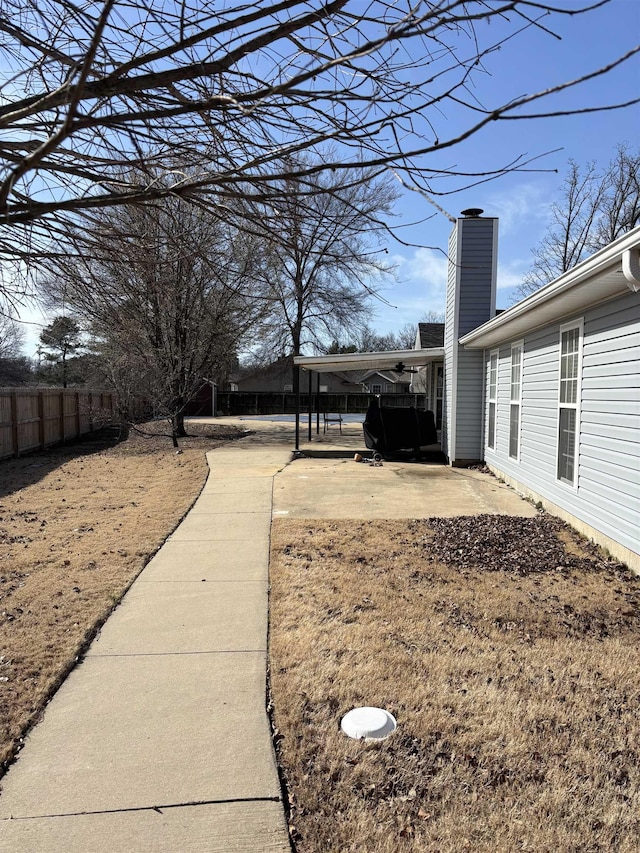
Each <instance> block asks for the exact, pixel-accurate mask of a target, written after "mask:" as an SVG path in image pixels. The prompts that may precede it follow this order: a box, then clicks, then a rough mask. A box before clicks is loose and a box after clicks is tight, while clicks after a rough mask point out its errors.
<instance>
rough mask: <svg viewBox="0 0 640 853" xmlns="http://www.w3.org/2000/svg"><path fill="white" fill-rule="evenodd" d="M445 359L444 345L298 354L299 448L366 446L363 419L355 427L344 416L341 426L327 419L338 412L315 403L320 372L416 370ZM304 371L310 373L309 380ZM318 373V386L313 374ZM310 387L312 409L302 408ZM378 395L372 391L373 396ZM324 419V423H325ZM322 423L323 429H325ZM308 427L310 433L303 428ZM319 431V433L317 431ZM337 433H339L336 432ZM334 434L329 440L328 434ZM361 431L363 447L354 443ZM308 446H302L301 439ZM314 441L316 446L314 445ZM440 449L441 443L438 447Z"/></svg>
mask: <svg viewBox="0 0 640 853" xmlns="http://www.w3.org/2000/svg"><path fill="white" fill-rule="evenodd" d="M443 359H444V348H443V347H433V348H431V349H411V350H390V351H387V352H364V353H345V354H339V355H322V356H296V357H295V358H294V371H296V373H297V380H298V381H297V382H296V387H297V394H296V413H295V452H296V453H305V454H306V455H314V451H317V450H318V449H320V448H316V445H327V444H329V443H332V444H334V445H335V444H336V442H339V444H340V445H344V449H345V450H346V449H349V450H351V449H355V450H360V449H362V450H364V452H365V453H368V452H370V451H367V449H366V448H365V447H364V439H363V434H362V422H361V421H360V423H359V424H358V425H357V428H356V430H355V431H354V429H353V426H354V425H353V422H351V421H349V420H347V419H346V418H343V419H342V423H340V424H339V427H340V428H339V429H338V428H337V426H336V423H335V422H334V423H331V422H328V423H325V422H324V418H323V415H326V414H336V413H326V412H321V411H319V405H316V406H314V405H313V402H314V400H315V401H316V402H317V401H318V400H319V392H320V374H321V373H330V372H348V371H363V372H366V371H371V370H392V371H394V372H395V373H399V374H403V373H407V374H414V373H417V372H418V370H419V369H420V368H426V367H428V366H430V365H431V364H433V363H434V362H442V361H443ZM304 373H306V374H307V381H306V382H305V377H304ZM314 373H315V375H316V380H315V387H314V379H313V374H314ZM305 390H307V391H308V399H309V409H308V411H306V412H302V409H301V405H300V396H301V393H302V392H303V391H305ZM373 397H374V395H373V394H372V398H373ZM430 397H431V395H430V394H428V393H425V409H426V408H427V406H428V405H429V403H430V402H431V400H430ZM321 421H322V423H321ZM314 424H315V431H314ZM321 427H322V431H321ZM305 428H306V436H304V435H303V434H302V433H303V430H304V429H305ZM314 432H315V434H314ZM336 433H337V434H338V435H336ZM328 434H330V436H331V438H330V440H329V441H327V435H328ZM356 435H358V436H359V440H360V448H358V447H357V444H354V443H353V438H354V437H355V436H356ZM338 436H339V437H338ZM305 437H306V442H305V446H304V447H302V446H301V440H302V441H304V438H305ZM312 444H313V446H312ZM437 449H439V447H438V448H437Z"/></svg>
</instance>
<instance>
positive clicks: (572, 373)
mask: <svg viewBox="0 0 640 853" xmlns="http://www.w3.org/2000/svg"><path fill="white" fill-rule="evenodd" d="M581 357H582V320H580V321H579V322H578V323H574V324H573V325H571V326H569V325H567V326H562V327H561V328H560V393H559V395H558V474H557V476H558V480H560V482H562V483H567V484H568V485H570V486H575V483H576V468H577V451H578V441H577V438H578V412H579V408H578V407H579V405H580V361H581Z"/></svg>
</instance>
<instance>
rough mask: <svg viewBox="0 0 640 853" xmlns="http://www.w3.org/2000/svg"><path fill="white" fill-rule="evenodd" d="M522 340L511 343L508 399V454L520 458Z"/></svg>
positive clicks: (513, 457)
mask: <svg viewBox="0 0 640 853" xmlns="http://www.w3.org/2000/svg"><path fill="white" fill-rule="evenodd" d="M522 349H523V345H522V342H519V343H517V344H512V345H511V393H510V400H509V456H510V457H511V458H512V459H516V460H517V459H519V458H520V407H521V402H522Z"/></svg>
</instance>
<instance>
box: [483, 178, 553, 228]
mask: <svg viewBox="0 0 640 853" xmlns="http://www.w3.org/2000/svg"><path fill="white" fill-rule="evenodd" d="M487 209H488V210H490V211H491V215H492V216H497V217H498V218H499V220H500V233H501V235H502V236H504V235H509V234H513V233H515V232H517V231H519V230H520V229H521V228H527V229H528V230H529V233H531V232H534V233H535V234H537V232H538V231H539V230H540V229H543V228H544V226H545V224H546V222H547V218H548V215H549V197H548V191H547V188H546V187H544V186H542V185H541V184H535V185H534V184H519V185H516V186H514V187H511V188H510V189H509V190H508V191H505V192H498V193H495V194H494V195H492V196H490V197H489V199H488V201H487ZM534 240H535V237H534Z"/></svg>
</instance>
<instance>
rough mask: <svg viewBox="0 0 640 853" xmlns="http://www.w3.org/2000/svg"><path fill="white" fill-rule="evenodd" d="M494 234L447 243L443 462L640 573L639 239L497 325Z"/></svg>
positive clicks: (457, 233) (586, 264)
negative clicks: (513, 495)
mask: <svg viewBox="0 0 640 853" xmlns="http://www.w3.org/2000/svg"><path fill="white" fill-rule="evenodd" d="M496 232H497V220H495V219H489V218H483V217H473V218H469V219H466V218H465V219H462V220H458V222H457V224H456V227H455V228H454V230H453V233H452V237H451V242H450V247H449V249H450V254H449V281H448V290H447V315H446V323H445V394H444V396H445V418H444V423H443V439H442V443H443V450H444V452H445V454H446V456H447V457H448V459H449V461H450V463H451V464H453V465H464V464H468V463H469V462H472V461H474V460H483V461H484V462H485V464H486V465H487V466H488V467H489V468H490V469H491V471H493V473H494V474H496V476H498V477H500V478H502V479H503V480H505V481H506V482H508V483H510V484H511V485H512V486H514V487H515V488H516V489H517V490H518V491H520V492H521V493H523V494H525V495H527V496H528V497H530V498H531V499H533V500H535V501H540V503H541V504H542V505H543V506H544V507H545V508H546V509H548V510H549V511H551V512H553V513H554V514H556V515H558V516H560V517H562V518H564V519H565V520H567V521H568V522H569V523H571V524H572V525H573V526H574V527H576V528H577V529H579V530H581V531H582V532H583V533H585V534H586V535H587V536H589V537H590V538H591V539H593V540H594V541H596V542H598V543H599V544H601V545H603V546H605V547H607V548H609V550H610V551H611V552H612V553H613V554H614V555H615V556H616V557H618V558H619V559H622V560H624V561H625V562H627V563H628V564H629V565H632V566H634V567H635V568H638V569H640V228H635V229H634V230H633V231H631V232H629V233H627V234H625V235H623V236H622V237H620V238H619V239H617V240H616V241H615V242H613V243H611V244H610V245H609V246H607V247H606V248H604V249H602V250H600V251H599V252H597V253H596V254H594V255H592V256H591V257H590V258H588V259H586V260H585V261H583V262H582V263H580V264H579V265H577V266H576V267H574V268H573V269H571V270H570V271H568V272H566V273H564V274H563V275H562V276H560V277H559V278H558V279H556V280H555V281H553V282H550V283H549V284H548V285H547V286H546V287H543V288H542V289H541V290H539V291H537V292H536V293H534V294H532V295H531V296H529V297H527V298H526V299H524V300H522V301H521V302H519V303H517V304H516V305H514V306H512V307H511V308H509V309H507V310H506V311H503V312H500V313H499V314H496V311H495V263H496Z"/></svg>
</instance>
